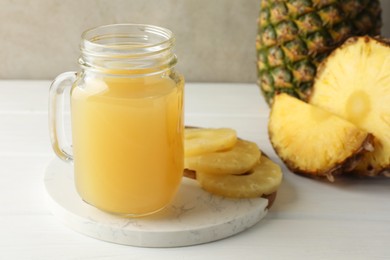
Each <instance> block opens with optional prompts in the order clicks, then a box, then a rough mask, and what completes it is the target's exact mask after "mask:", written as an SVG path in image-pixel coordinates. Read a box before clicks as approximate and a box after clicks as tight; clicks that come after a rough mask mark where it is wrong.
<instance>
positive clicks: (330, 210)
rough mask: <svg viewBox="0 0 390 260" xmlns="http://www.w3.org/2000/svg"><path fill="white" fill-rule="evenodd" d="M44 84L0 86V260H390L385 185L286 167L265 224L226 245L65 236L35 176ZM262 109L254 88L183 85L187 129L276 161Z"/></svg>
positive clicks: (43, 136)
mask: <svg viewBox="0 0 390 260" xmlns="http://www.w3.org/2000/svg"><path fill="white" fill-rule="evenodd" d="M49 85H50V82H49V81H0V167H1V168H0V259H1V260H3V259H7V260H8V259H50V260H52V259H56V260H58V259H169V260H172V259H240V258H242V257H245V259H390V242H389V241H390V180H387V179H372V180H359V179H353V180H340V181H338V182H336V183H335V184H329V183H327V182H319V181H315V180H312V179H308V178H304V177H301V176H297V175H294V174H292V173H290V172H289V171H288V170H286V168H285V167H283V170H284V181H283V184H282V186H281V188H280V190H279V193H278V197H277V199H276V202H275V204H274V206H273V207H272V208H271V210H270V212H269V213H268V214H267V216H266V217H265V219H263V220H262V221H260V222H259V223H258V224H257V225H255V226H254V227H252V228H251V229H248V230H246V231H244V232H242V233H239V234H238V235H236V236H233V237H230V238H227V239H224V240H220V241H216V242H213V243H208V244H203V245H197V246H190V247H180V248H137V247H130V246H123V245H117V244H112V243H107V242H103V241H100V240H96V239H93V238H89V237H86V236H84V235H81V234H79V233H77V232H75V231H73V230H71V229H69V228H68V227H66V226H64V225H63V224H62V223H61V222H60V221H59V220H58V219H57V218H56V217H54V216H53V215H51V214H50V212H49V210H48V208H47V206H46V204H45V201H46V194H45V189H44V186H43V175H44V171H45V168H46V166H47V164H48V162H49V161H50V160H51V159H52V158H53V157H54V154H53V152H52V150H51V147H50V142H49V135H48V126H47V107H48V104H47V97H48V88H49ZM268 112H269V110H268V107H267V105H266V104H265V103H264V101H263V99H262V97H261V95H260V92H259V90H258V88H257V87H256V86H255V85H254V84H253V85H251V84H191V83H188V84H187V86H186V124H188V125H196V126H204V127H233V128H235V129H236V130H237V132H238V134H239V136H241V137H243V138H246V139H249V140H252V141H255V142H256V143H257V144H258V145H259V146H260V147H261V149H262V150H263V151H264V152H266V153H267V154H268V155H269V156H270V157H271V158H272V159H273V160H275V161H277V162H278V163H280V161H279V160H278V159H277V157H276V155H275V153H274V152H273V150H272V147H271V146H270V144H269V141H268V137H267V128H266V124H267V116H268ZM313 156H315V155H313ZM280 164H281V163H280ZM281 165H282V164H281Z"/></svg>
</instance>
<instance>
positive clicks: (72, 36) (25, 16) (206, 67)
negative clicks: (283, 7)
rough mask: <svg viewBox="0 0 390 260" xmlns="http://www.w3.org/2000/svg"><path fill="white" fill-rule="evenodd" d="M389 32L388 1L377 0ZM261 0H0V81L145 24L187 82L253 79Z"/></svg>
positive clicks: (44, 71) (62, 67)
mask: <svg viewBox="0 0 390 260" xmlns="http://www.w3.org/2000/svg"><path fill="white" fill-rule="evenodd" d="M382 8H383V10H384V11H383V20H384V26H383V30H382V34H384V35H385V36H388V37H390V18H389V16H390V1H388V0H387V1H385V0H382ZM259 9H260V0H80V1H78V0H70V1H64V0H62V1H60V0H0V37H1V38H0V40H1V41H0V46H1V48H0V61H1V62H0V79H52V78H54V77H55V76H56V75H57V74H59V73H61V72H64V71H68V70H77V69H78V65H77V59H78V56H79V50H78V44H79V39H80V35H81V33H82V32H83V31H84V30H86V29H88V28H91V27H95V26H98V25H103V24H110V23H146V24H154V25H159V26H163V27H167V28H169V29H171V30H172V31H173V32H174V33H175V34H176V37H177V47H176V53H177V54H178V56H179V69H180V71H181V72H182V73H183V74H184V75H185V77H186V79H187V81H198V82H256V55H255V37H256V30H257V21H256V20H257V16H258V13H259Z"/></svg>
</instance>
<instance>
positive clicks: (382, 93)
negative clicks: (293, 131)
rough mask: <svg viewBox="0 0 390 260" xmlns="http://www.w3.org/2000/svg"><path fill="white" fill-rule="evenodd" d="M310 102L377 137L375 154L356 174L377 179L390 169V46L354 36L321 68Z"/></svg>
mask: <svg viewBox="0 0 390 260" xmlns="http://www.w3.org/2000/svg"><path fill="white" fill-rule="evenodd" d="M310 103H311V104H313V105H316V106H319V107H321V108H323V109H325V110H327V111H329V112H331V113H334V114H337V115H339V116H340V117H342V118H344V119H346V120H348V121H350V122H352V123H353V124H355V125H357V126H358V127H359V128H361V129H364V130H365V131H367V132H370V133H372V134H373V135H374V136H375V144H374V146H375V151H374V152H372V153H367V154H365V155H364V157H363V160H362V161H361V162H360V163H359V164H358V166H357V168H356V169H355V172H356V173H357V174H359V175H366V176H376V175H379V174H380V173H388V171H389V170H390V45H389V44H388V43H386V42H384V41H382V40H378V39H374V38H371V37H368V36H365V37H353V38H351V39H349V40H348V41H346V43H345V44H343V45H342V46H341V47H340V48H338V49H337V50H335V52H334V53H332V54H331V55H330V56H329V57H328V58H327V59H326V60H325V61H324V63H323V64H322V65H321V66H320V67H319V71H318V78H317V79H316V81H315V84H314V87H313V94H312V96H311V97H310Z"/></svg>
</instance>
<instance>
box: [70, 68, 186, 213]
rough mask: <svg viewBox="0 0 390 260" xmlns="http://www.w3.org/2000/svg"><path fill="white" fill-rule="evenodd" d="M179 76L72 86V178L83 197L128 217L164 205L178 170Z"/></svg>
mask: <svg viewBox="0 0 390 260" xmlns="http://www.w3.org/2000/svg"><path fill="white" fill-rule="evenodd" d="M182 82H183V81H182V80H180V82H179V83H176V82H175V81H174V80H173V79H171V78H169V77H162V76H161V75H157V76H151V77H143V78H120V77H117V78H115V77H112V78H111V77H105V78H101V79H97V78H93V79H88V78H86V79H85V80H84V83H83V84H81V85H80V86H77V87H74V88H73V90H72V105H71V109H72V131H73V132H72V136H73V152H74V166H75V179H76V187H77V190H78V192H79V194H80V196H81V197H82V198H83V199H84V200H85V201H86V202H88V203H90V204H92V205H94V206H96V207H98V208H100V209H102V210H105V211H108V212H113V213H119V214H128V215H144V214H149V213H152V212H155V211H157V210H159V209H161V208H163V207H165V206H166V205H167V204H169V203H170V201H171V200H172V199H173V197H174V195H175V193H176V191H177V190H178V186H179V184H180V181H181V177H182V173H183V105H182V99H183V91H182V88H183V83H182ZM177 84H179V85H177Z"/></svg>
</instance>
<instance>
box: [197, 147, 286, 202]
mask: <svg viewBox="0 0 390 260" xmlns="http://www.w3.org/2000/svg"><path fill="white" fill-rule="evenodd" d="M282 178H283V173H282V170H281V169H280V167H279V165H277V164H276V163H274V162H273V161H271V160H270V159H268V158H267V157H266V156H264V155H262V156H261V158H260V160H258V161H257V163H256V165H255V166H254V167H253V169H252V170H250V171H249V172H248V173H246V174H241V175H220V174H210V173H203V172H197V174H196V179H197V181H198V182H199V184H200V186H201V187H202V188H203V189H204V190H206V191H208V192H210V193H212V194H216V195H219V196H223V197H227V198H237V199H243V198H256V197H261V196H264V195H270V194H272V193H274V192H276V191H277V189H278V188H279V186H280V184H281V182H282Z"/></svg>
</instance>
